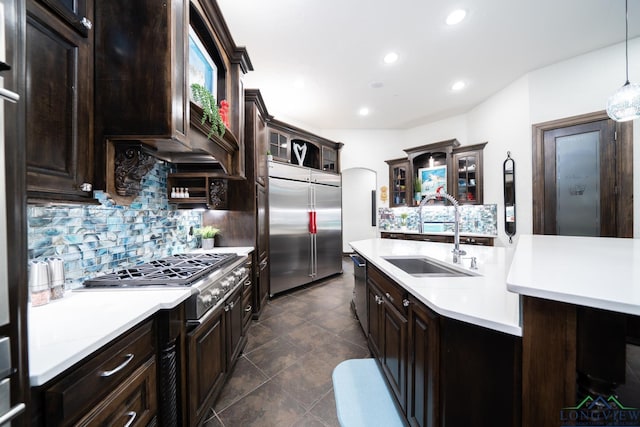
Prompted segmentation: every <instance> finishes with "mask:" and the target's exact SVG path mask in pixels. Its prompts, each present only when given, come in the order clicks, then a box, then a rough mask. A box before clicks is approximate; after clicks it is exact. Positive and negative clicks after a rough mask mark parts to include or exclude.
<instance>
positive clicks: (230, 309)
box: [224, 286, 247, 372]
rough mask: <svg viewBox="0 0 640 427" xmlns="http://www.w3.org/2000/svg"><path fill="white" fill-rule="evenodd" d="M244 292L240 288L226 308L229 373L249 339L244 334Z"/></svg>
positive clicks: (228, 299) (231, 297)
mask: <svg viewBox="0 0 640 427" xmlns="http://www.w3.org/2000/svg"><path fill="white" fill-rule="evenodd" d="M243 290H244V287H243V286H240V287H238V288H237V289H236V290H235V291H234V292H233V293H232V294H231V295H229V297H227V301H226V303H225V306H224V310H225V313H226V316H227V320H226V324H227V330H226V335H227V336H226V339H227V343H226V344H227V345H226V348H227V372H230V371H231V369H232V368H233V365H234V364H235V362H236V360H237V359H238V356H239V355H240V352H241V351H242V348H243V347H244V344H246V342H247V337H246V335H245V334H244V329H245V328H244V308H245V307H244V306H243V304H242V303H243V299H244V298H243V296H244V294H243Z"/></svg>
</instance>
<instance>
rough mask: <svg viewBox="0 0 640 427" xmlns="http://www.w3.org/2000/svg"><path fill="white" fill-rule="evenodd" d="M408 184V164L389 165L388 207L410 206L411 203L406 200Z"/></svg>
mask: <svg viewBox="0 0 640 427" xmlns="http://www.w3.org/2000/svg"><path fill="white" fill-rule="evenodd" d="M409 184H410V176H409V164H408V163H407V162H402V163H398V164H389V192H390V194H389V196H390V199H389V206H390V207H395V206H407V205H409V206H410V205H411V201H410V200H408V191H409Z"/></svg>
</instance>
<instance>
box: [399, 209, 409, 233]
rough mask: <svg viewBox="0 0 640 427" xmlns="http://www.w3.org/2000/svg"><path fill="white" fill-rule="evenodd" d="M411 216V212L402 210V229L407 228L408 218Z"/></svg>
mask: <svg viewBox="0 0 640 427" xmlns="http://www.w3.org/2000/svg"><path fill="white" fill-rule="evenodd" d="M408 217H409V214H408V213H407V212H402V213H401V214H400V229H401V230H406V228H407V218H408Z"/></svg>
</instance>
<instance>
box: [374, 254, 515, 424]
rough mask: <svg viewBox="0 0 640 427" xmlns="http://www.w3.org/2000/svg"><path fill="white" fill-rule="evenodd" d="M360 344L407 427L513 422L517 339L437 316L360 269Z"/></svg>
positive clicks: (383, 277) (376, 272)
mask: <svg viewBox="0 0 640 427" xmlns="http://www.w3.org/2000/svg"><path fill="white" fill-rule="evenodd" d="M366 287H367V291H366V294H367V314H368V329H369V332H368V335H367V340H368V345H369V349H370V350H371V353H372V355H373V356H374V357H375V358H376V359H377V360H378V362H379V363H380V366H381V368H382V371H383V373H384V376H385V378H386V380H387V383H388V385H389V387H390V389H391V391H392V392H393V393H392V394H393V395H394V396H395V398H396V400H397V403H398V405H399V407H400V408H401V410H402V411H403V413H404V415H405V416H406V419H407V422H408V424H409V425H411V426H415V427H417V426H419V427H427V426H429V427H432V426H442V427H451V426H454V427H456V426H460V427H468V426H470V425H473V426H480V427H482V426H487V427H489V426H491V427H499V426H509V427H516V426H520V424H521V412H522V410H521V409H522V405H521V396H522V379H521V372H522V371H521V366H522V339H521V338H520V337H518V336H513V335H509V334H505V333H501V332H498V331H495V330H492V329H488V328H484V327H481V326H477V325H474V324H470V323H466V322H461V321H458V320H454V319H451V318H448V317H446V316H441V315H439V314H437V313H436V312H434V311H433V310H431V309H430V308H428V307H427V306H426V305H425V304H424V303H422V302H421V301H420V300H418V299H417V298H416V297H414V296H413V295H411V294H409V293H408V292H407V291H406V290H404V288H402V287H401V286H399V285H398V284H397V283H395V282H394V281H393V280H392V279H391V278H389V277H388V276H386V275H385V274H384V273H382V272H381V271H380V270H379V269H377V268H376V267H375V266H373V265H372V264H371V263H368V264H367V284H366Z"/></svg>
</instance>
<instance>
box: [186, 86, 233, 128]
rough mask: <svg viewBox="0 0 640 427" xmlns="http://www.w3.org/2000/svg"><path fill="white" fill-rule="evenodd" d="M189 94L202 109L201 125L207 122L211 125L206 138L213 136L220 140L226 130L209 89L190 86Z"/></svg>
mask: <svg viewBox="0 0 640 427" xmlns="http://www.w3.org/2000/svg"><path fill="white" fill-rule="evenodd" d="M191 93H192V94H193V100H194V101H195V103H196V104H198V105H199V106H200V107H202V121H201V123H202V124H205V122H209V124H210V125H211V129H210V130H209V134H208V135H207V138H209V139H210V138H211V137H212V136H213V135H214V134H215V135H217V136H218V137H220V138H222V137H223V136H224V132H225V130H226V128H225V126H224V121H223V120H222V116H221V115H220V110H219V108H218V104H216V98H215V96H213V94H212V93H211V92H209V89H207V88H206V87H204V86H202V85H201V84H199V83H194V84H192V85H191Z"/></svg>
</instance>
